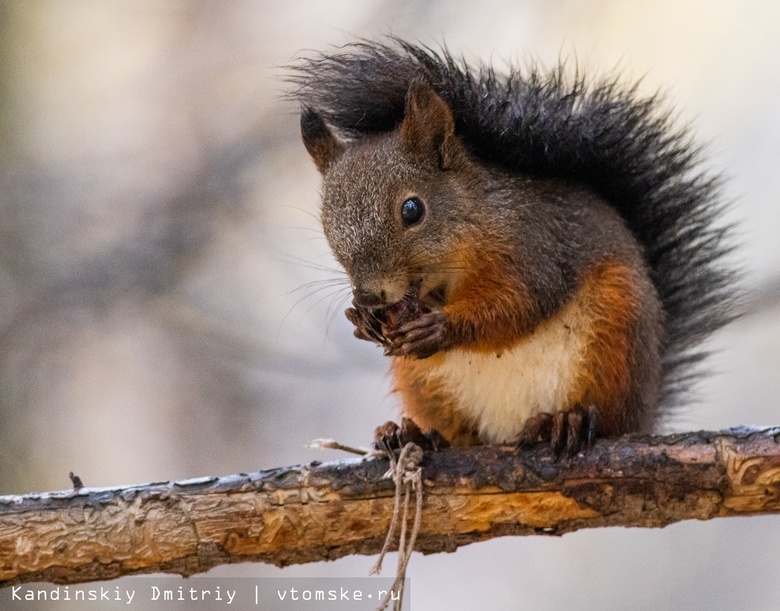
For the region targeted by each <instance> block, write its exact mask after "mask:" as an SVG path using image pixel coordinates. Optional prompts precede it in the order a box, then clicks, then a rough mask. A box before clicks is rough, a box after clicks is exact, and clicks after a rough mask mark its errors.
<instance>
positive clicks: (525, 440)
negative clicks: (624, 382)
mask: <svg viewBox="0 0 780 611" xmlns="http://www.w3.org/2000/svg"><path fill="white" fill-rule="evenodd" d="M599 434H600V416H599V410H598V408H597V407H596V406H595V405H590V406H588V407H583V406H582V405H575V406H574V407H572V408H571V409H570V410H567V411H559V412H555V413H549V412H541V413H539V414H536V415H535V416H533V417H532V418H529V419H528V420H527V421H526V423H525V425H524V426H523V430H522V431H520V434H519V435H518V436H517V437H516V438H515V447H516V448H517V450H518V451H520V450H523V449H525V448H528V447H530V446H532V445H534V444H536V443H539V442H542V443H549V444H550V451H551V452H552V454H553V457H554V458H555V459H558V458H560V457H561V456H562V455H563V456H566V457H567V458H571V457H572V456H575V455H576V454H577V453H579V451H580V450H581V449H589V448H590V447H591V446H592V445H593V442H594V440H595V439H596V437H598V436H599Z"/></svg>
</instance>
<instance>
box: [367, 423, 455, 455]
mask: <svg viewBox="0 0 780 611" xmlns="http://www.w3.org/2000/svg"><path fill="white" fill-rule="evenodd" d="M410 442H411V443H416V444H417V445H418V446H420V447H421V448H422V449H423V450H432V451H434V452H438V451H439V450H443V449H444V448H448V447H450V442H449V441H447V440H446V439H445V438H444V437H443V436H442V434H441V433H439V431H436V430H433V429H429V430H427V431H423V430H422V429H421V428H420V427H419V426H417V423H416V422H415V421H414V420H412V419H411V418H401V426H398V425H397V424H396V423H395V422H392V421H389V422H385V423H384V424H383V425H382V426H378V427H376V430H375V431H374V447H375V448H376V449H377V450H384V451H385V452H393V451H394V450H400V449H401V448H403V447H404V446H405V445H406V444H407V443H410Z"/></svg>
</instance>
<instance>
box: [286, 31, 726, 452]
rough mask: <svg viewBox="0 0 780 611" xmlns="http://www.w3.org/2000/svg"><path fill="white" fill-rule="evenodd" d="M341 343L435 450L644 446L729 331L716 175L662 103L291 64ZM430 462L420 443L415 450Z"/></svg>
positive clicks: (373, 49) (407, 58) (480, 69)
mask: <svg viewBox="0 0 780 611" xmlns="http://www.w3.org/2000/svg"><path fill="white" fill-rule="evenodd" d="M295 70H296V72H295V74H294V76H292V77H291V79H292V80H293V81H294V83H295V84H296V88H295V91H294V93H293V94H292V96H293V98H294V99H297V100H298V101H299V102H300V103H301V108H302V110H301V134H302V139H303V143H304V145H305V147H306V149H307V151H308V153H309V154H310V156H311V158H312V159H313V161H314V163H315V165H316V167H317V169H318V170H319V172H320V173H321V174H322V179H323V189H322V200H323V201H322V209H321V219H322V224H323V229H324V233H325V236H326V238H327V240H328V242H329V244H330V246H331V248H332V250H333V252H334V254H335V257H336V259H337V260H338V261H339V263H340V264H341V265H342V266H343V267H344V269H345V270H346V272H347V274H348V276H349V280H350V284H351V287H352V291H353V297H354V299H353V307H351V308H349V309H348V310H347V311H346V315H347V317H348V318H349V320H350V321H351V322H352V323H353V324H354V325H355V327H356V328H355V335H356V336H357V337H359V338H362V339H366V340H370V341H373V342H375V343H377V344H380V345H382V346H384V348H385V353H386V354H387V355H389V356H391V357H392V365H391V371H392V376H393V380H394V390H395V391H396V392H397V393H398V394H399V395H400V397H401V402H402V409H403V416H404V418H403V420H402V423H403V424H402V427H400V428H399V427H398V426H397V425H395V424H394V423H387V424H386V425H383V426H381V427H379V428H378V429H377V433H376V436H377V443H378V444H380V445H383V444H384V445H385V446H386V445H388V444H392V443H395V444H398V443H401V442H402V440H403V439H404V438H406V439H412V438H414V437H416V436H417V437H419V436H422V437H423V438H424V439H427V440H429V441H430V444H432V445H433V446H435V447H444V446H446V445H448V444H451V445H454V446H471V445H476V444H509V443H515V444H517V445H518V446H519V447H525V446H528V445H531V444H534V443H537V442H547V443H549V444H550V445H551V447H552V451H553V452H554V453H555V454H556V455H560V453H561V452H564V451H565V452H566V453H567V454H568V455H569V456H571V455H573V454H575V453H577V452H578V451H580V449H582V448H583V447H587V446H590V445H591V444H592V443H593V440H594V438H596V437H600V436H604V437H610V436H618V435H622V434H625V433H631V432H651V431H652V430H653V429H654V427H655V426H656V425H657V423H658V421H659V417H660V416H661V414H662V413H664V412H666V411H668V410H669V409H671V408H673V407H675V406H677V405H679V404H680V402H681V400H682V398H683V397H686V396H687V395H688V391H689V389H690V384H691V382H692V380H694V379H695V378H696V377H697V375H698V373H699V368H698V364H699V362H700V361H701V360H702V358H703V356H704V354H703V352H702V350H701V348H700V347H698V344H700V342H701V340H702V339H704V338H705V337H706V336H707V335H708V334H710V333H712V332H713V331H715V330H716V329H718V328H719V327H721V326H722V325H724V324H725V323H727V322H728V321H729V320H730V319H731V318H733V316H734V314H733V312H734V308H733V305H734V303H733V301H734V300H733V295H734V288H733V287H734V273H733V272H732V271H731V270H730V269H729V268H728V265H727V264H726V262H725V261H724V257H725V255H726V254H727V253H728V252H729V251H730V249H731V246H730V243H729V239H730V235H731V233H730V228H729V227H727V226H725V225H724V224H723V223H719V220H720V213H721V211H722V210H723V208H724V203H723V201H722V196H721V193H720V183H721V181H720V178H719V176H717V175H708V174H707V173H706V172H704V171H703V170H701V169H700V161H701V157H702V154H701V153H702V151H701V149H700V148H698V147H697V146H695V145H694V144H693V142H692V138H691V135H690V130H689V129H688V128H682V129H678V128H676V127H675V125H674V122H673V120H672V118H671V115H670V113H669V112H668V111H666V112H665V111H663V109H662V104H661V101H660V99H659V97H658V96H657V95H656V96H652V97H641V96H640V95H639V94H638V91H637V87H636V86H633V87H625V86H622V85H621V84H620V82H619V81H618V79H616V78H614V77H611V78H609V79H606V80H602V81H598V80H589V79H586V78H585V77H583V76H581V75H579V74H576V75H575V76H573V77H572V76H567V72H566V67H565V65H560V66H558V67H556V68H554V69H552V70H547V71H545V70H543V69H541V68H538V67H534V66H531V67H529V68H528V69H527V70H525V71H521V70H520V69H518V68H511V69H510V70H509V71H508V73H507V74H504V75H500V74H499V73H497V72H496V71H495V70H494V69H492V68H491V67H489V66H477V67H476V68H475V67H473V66H471V65H469V63H468V62H466V61H465V60H463V59H458V58H455V57H454V56H452V55H451V54H450V53H449V52H448V51H447V50H446V49H442V50H434V49H432V48H430V47H425V46H421V45H414V44H411V43H408V42H405V41H403V40H400V39H392V40H390V41H388V42H382V43H376V42H369V41H363V42H360V43H355V44H352V45H348V46H347V47H346V48H344V49H342V50H339V51H336V52H334V53H332V54H321V55H318V56H316V57H314V58H309V59H306V60H303V62H302V63H300V64H298V65H296V66H295ZM430 444H429V445H430Z"/></svg>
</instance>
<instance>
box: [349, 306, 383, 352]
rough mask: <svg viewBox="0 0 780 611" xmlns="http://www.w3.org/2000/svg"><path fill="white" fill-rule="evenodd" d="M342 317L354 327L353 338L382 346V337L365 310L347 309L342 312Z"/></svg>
mask: <svg viewBox="0 0 780 611" xmlns="http://www.w3.org/2000/svg"><path fill="white" fill-rule="evenodd" d="M344 315H345V316H346V317H347V320H348V321H349V322H351V323H352V324H353V325H355V330H354V332H353V333H354V335H355V337H357V338H358V339H364V340H366V341H369V342H374V343H375V344H379V345H382V343H383V342H382V337H381V334H380V333H379V332H378V331H377V329H376V321H375V320H373V319H371V318H370V317H369V316H368V314H367V310H364V309H359V308H347V309H346V310H344Z"/></svg>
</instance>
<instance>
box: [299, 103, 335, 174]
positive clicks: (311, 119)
mask: <svg viewBox="0 0 780 611" xmlns="http://www.w3.org/2000/svg"><path fill="white" fill-rule="evenodd" d="M301 136H302V138H303V145H304V146H305V147H306V150H307V151H309V155H311V158H312V159H313V160H314V165H316V166H317V169H318V170H319V171H320V172H321V173H322V172H325V170H327V169H328V167H329V166H330V165H331V164H332V163H333V162H334V161H335V160H336V159H338V157H339V156H340V155H341V153H342V151H343V150H344V145H343V144H342V143H341V142H339V140H338V138H336V136H334V135H333V132H332V131H330V128H328V126H327V125H326V124H325V121H324V120H323V119H322V117H321V116H320V115H319V114H317V112H315V111H314V110H313V109H311V108H309V107H304V108H303V109H302V110H301Z"/></svg>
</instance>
